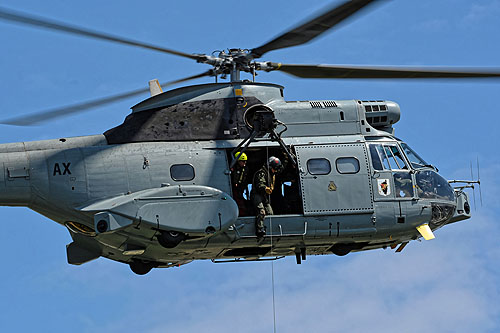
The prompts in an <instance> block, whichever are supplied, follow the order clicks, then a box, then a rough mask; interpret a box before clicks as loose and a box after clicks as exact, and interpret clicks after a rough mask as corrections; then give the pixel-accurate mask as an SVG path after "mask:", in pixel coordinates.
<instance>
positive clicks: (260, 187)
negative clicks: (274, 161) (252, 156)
mask: <svg viewBox="0 0 500 333" xmlns="http://www.w3.org/2000/svg"><path fill="white" fill-rule="evenodd" d="M274 182H275V175H274V173H272V172H271V171H270V170H269V169H268V168H267V166H266V165H264V166H263V167H262V168H260V169H259V170H258V171H257V172H256V173H255V175H254V176H253V183H252V193H251V198H252V202H253V206H254V209H255V212H256V217H255V230H256V233H257V236H259V235H263V234H265V230H264V218H265V216H266V215H273V209H272V207H271V204H270V201H269V195H270V193H266V188H270V189H271V192H272V191H273V190H274Z"/></svg>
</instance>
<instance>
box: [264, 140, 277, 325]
mask: <svg viewBox="0 0 500 333" xmlns="http://www.w3.org/2000/svg"><path fill="white" fill-rule="evenodd" d="M266 164H267V179H269V181H270V182H271V174H270V173H269V147H266ZM269 185H271V184H269ZM273 187H274V186H273ZM269 205H270V206H271V207H272V203H271V195H269ZM273 214H274V210H273ZM269 229H270V230H269V231H270V233H271V234H270V241H271V253H270V254H271V256H272V255H273V218H272V215H269ZM271 287H272V295H273V332H274V333H276V302H275V297H274V260H272V261H271Z"/></svg>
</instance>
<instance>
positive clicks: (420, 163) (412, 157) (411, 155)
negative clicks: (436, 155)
mask: <svg viewBox="0 0 500 333" xmlns="http://www.w3.org/2000/svg"><path fill="white" fill-rule="evenodd" d="M401 148H403V151H404V152H405V154H406V157H408V160H409V161H410V163H411V166H412V167H413V168H414V169H418V168H423V167H425V166H429V164H427V162H425V161H424V160H423V159H422V158H421V157H420V156H418V154H417V153H415V152H414V151H413V149H411V148H410V147H409V146H408V145H407V144H406V143H403V142H401Z"/></svg>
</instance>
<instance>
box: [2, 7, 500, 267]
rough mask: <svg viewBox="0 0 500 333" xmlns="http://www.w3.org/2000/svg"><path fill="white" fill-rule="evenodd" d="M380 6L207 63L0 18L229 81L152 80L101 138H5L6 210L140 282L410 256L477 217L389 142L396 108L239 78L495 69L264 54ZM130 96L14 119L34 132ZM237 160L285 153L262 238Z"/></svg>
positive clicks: (76, 260)
mask: <svg viewBox="0 0 500 333" xmlns="http://www.w3.org/2000/svg"><path fill="white" fill-rule="evenodd" d="M376 2H377V1H348V2H345V3H342V4H341V5H339V6H337V7H335V8H332V9H330V10H328V11H326V12H324V13H321V14H320V15H319V16H316V17H315V18H313V19H312V20H310V21H307V22H306V23H304V24H302V25H300V26H298V27H297V28H295V29H292V30H290V31H288V32H286V33H284V34H282V35H280V36H278V37H277V38H275V39H273V40H271V41H270V42H268V43H266V44H264V45H262V46H260V47H257V48H254V49H250V50H246V49H229V50H227V51H220V52H218V53H216V54H212V55H205V54H187V53H184V52H179V51H175V50H171V49H165V48H159V47H156V46H154V45H149V44H144V43H139V42H136V41H132V40H128V39H124V38H120V37H116V36H112V35H107V34H102V33H98V32H94V31H90V30H84V29H81V28H78V27H73V26H69V25H65V24H61V23H58V22H53V21H50V20H46V19H40V18H36V17H32V16H29V15H25V14H21V13H16V12H12V11H7V10H2V11H1V13H0V18H1V19H3V20H9V21H15V22H17V23H22V24H28V25H35V26H38V27H44V28H49V29H55V30H59V31H63V32H67V33H72V34H78V35H85V36H87V37H93V38H98V39H105V40H108V41H113V42H119V43H124V44H128V45H135V46H139V47H145V48H149V49H153V50H156V51H161V52H166V53H169V54H173V55H177V56H181V57H185V58H189V59H191V60H195V61H197V62H200V63H205V64H208V65H210V66H212V68H211V69H210V70H208V71H206V72H203V73H201V74H199V75H194V76H190V77H187V78H185V79H180V80H176V81H174V82H175V83H180V82H185V81H188V80H191V79H194V78H199V77H205V76H206V77H211V76H212V77H216V78H217V77H221V78H224V77H227V76H229V77H230V79H229V82H221V83H210V84H202V85H197V86H187V87H183V88H178V89H174V90H171V91H166V92H163V90H162V88H161V85H160V84H159V83H158V82H157V81H152V82H150V93H151V97H150V98H148V99H147V100H145V101H143V102H140V103H139V104H137V105H135V106H134V107H133V108H132V113H131V114H130V115H129V116H128V117H127V118H126V119H125V121H124V123H123V124H122V125H119V126H117V127H115V128H112V129H110V130H108V131H106V132H105V133H104V134H102V135H94V136H86V137H76V138H63V139H55V140H44V141H36V142H24V143H13V144H4V145H0V152H1V154H2V155H1V156H2V160H3V162H4V184H3V185H4V186H3V188H2V190H1V191H0V193H1V195H0V203H1V204H2V205H8V206H27V207H29V208H31V209H33V210H35V211H37V212H39V213H41V214H42V215H44V216H46V217H48V218H50V219H52V220H54V221H56V222H58V223H60V224H61V225H64V226H65V227H66V228H67V229H68V231H69V233H70V235H71V237H72V239H73V242H72V243H70V244H68V246H67V256H68V262H69V263H70V264H76V265H79V264H83V263H85V262H88V261H90V260H93V259H97V258H99V257H106V258H109V259H112V260H116V261H120V262H123V263H127V264H129V265H130V267H131V269H132V271H134V272H135V273H137V274H146V273H148V272H149V271H150V270H151V269H152V268H155V267H159V268H161V267H173V266H180V265H183V264H186V263H189V262H191V261H192V260H197V259H210V260H213V261H215V262H221V261H235V262H239V261H248V260H267V259H269V260H275V259H279V258H282V257H285V256H295V257H296V260H297V263H300V262H301V260H304V259H306V254H309V255H320V254H330V253H333V254H336V255H346V254H348V253H350V252H352V251H365V250H370V249H376V248H387V247H390V248H392V249H396V251H398V252H401V251H402V250H403V249H404V247H405V246H406V244H408V243H409V242H410V241H411V240H416V239H419V238H420V237H424V238H426V239H430V238H432V237H433V234H432V231H433V230H436V229H438V228H441V227H442V226H444V225H447V224H450V223H453V222H457V221H460V220H464V219H467V218H470V216H471V215H470V204H469V199H468V197H467V194H466V193H465V192H464V191H462V190H461V189H460V188H459V189H457V190H454V189H453V188H452V187H451V186H450V184H449V182H448V181H446V180H445V179H444V178H443V177H442V176H440V175H439V174H438V172H437V169H436V168H435V167H433V166H432V165H430V164H428V163H427V162H425V161H424V160H423V159H422V158H421V157H420V156H419V155H418V154H417V153H416V152H414V151H413V150H412V149H411V148H410V147H409V146H408V145H407V144H405V143H404V142H403V141H401V140H400V139H398V138H396V137H395V136H394V128H393V126H394V125H395V124H396V123H397V121H398V120H399V118H400V109H399V106H398V104H397V103H395V102H392V101H386V100H349V101H343V100H332V99H328V100H315V101H285V99H284V93H283V87H282V86H279V85H276V84H268V83H258V82H255V81H254V80H252V81H245V80H241V78H240V73H241V72H247V73H251V74H252V76H253V78H254V76H255V74H256V72H257V71H282V72H285V73H288V74H291V75H293V76H297V77H323V78H381V77H383V78H443V77H447V78H468V77H498V76H500V74H499V73H498V72H483V71H459V70H453V69H443V70H435V69H432V70H425V69H404V68H381V67H355V66H330V65H290V64H281V63H275V62H266V61H259V59H260V58H261V57H262V56H263V55H264V54H266V53H267V52H270V51H273V50H276V49H280V48H285V47H292V46H296V45H300V44H304V43H307V42H309V41H310V40H312V39H314V38H316V37H317V36H319V35H320V34H322V33H324V32H326V31H328V30H329V29H330V28H332V27H334V26H335V25H336V24H338V23H340V22H342V21H343V20H345V19H347V18H349V17H351V16H352V15H354V14H355V13H357V12H358V11H361V10H366V8H365V7H368V6H371V5H373V4H372V3H376ZM174 82H172V83H174ZM141 92H142V90H141ZM134 93H136V92H130V93H126V94H123V95H119V96H112V97H110V98H108V99H107V100H105V101H103V100H99V101H93V102H92V103H86V104H85V105H79V106H76V107H75V108H73V109H71V108H63V109H60V110H53V111H52V112H50V113H44V114H37V115H33V116H30V117H29V118H25V117H22V118H16V119H12V120H8V121H6V122H5V123H8V124H15V125H16V124H17V125H25V124H31V123H33V122H35V121H39V120H43V119H47V118H50V117H54V116H57V115H59V114H61V113H64V114H68V113H70V112H71V111H72V110H75V111H79V110H80V109H81V108H83V107H89V106H95V105H98V104H100V103H104V102H109V100H116V99H119V98H122V97H123V96H125V95H126V96H130V95H131V94H134ZM237 153H247V154H248V155H249V156H250V157H251V161H250V163H248V168H249V170H250V171H251V172H250V173H253V172H254V171H256V170H257V169H258V168H259V167H260V166H261V165H262V164H265V162H266V161H267V160H268V157H270V156H279V157H280V158H282V159H283V160H288V164H287V168H288V170H287V171H288V172H287V173H288V174H291V178H289V179H287V182H283V184H282V187H281V197H280V191H277V192H276V194H277V195H278V196H277V197H278V199H277V200H272V203H273V202H275V201H276V202H277V204H276V207H273V208H276V209H275V210H276V212H277V214H276V215H271V216H267V217H266V219H265V227H266V230H267V233H266V235H265V236H264V237H263V238H262V239H259V238H258V237H257V236H256V235H255V226H254V219H255V214H254V213H255V212H252V213H250V214H243V215H242V214H240V209H239V207H238V204H237V203H236V202H235V200H234V199H233V186H232V185H233V184H231V177H230V176H231V167H232V166H234V164H235V163H236V158H235V155H236V154H237ZM287 183H288V184H289V185H288V184H287ZM465 183H466V184H471V182H467V181H466V182H465ZM292 185H293V186H292ZM247 199H249V198H247ZM248 201H250V200H248ZM272 205H273V204H272ZM273 206H274V205H273ZM195 207H196V209H193V208H195Z"/></svg>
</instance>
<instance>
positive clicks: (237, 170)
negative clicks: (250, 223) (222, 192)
mask: <svg viewBox="0 0 500 333" xmlns="http://www.w3.org/2000/svg"><path fill="white" fill-rule="evenodd" d="M247 178H248V168H247V167H246V165H245V166H241V165H240V164H239V163H236V165H235V166H234V168H232V169H231V181H232V184H233V197H234V200H235V201H236V203H237V204H238V209H239V211H240V214H239V215H240V216H244V215H246V210H247V208H246V200H245V198H244V197H243V193H244V192H245V189H246V188H247V185H248V182H247Z"/></svg>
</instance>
